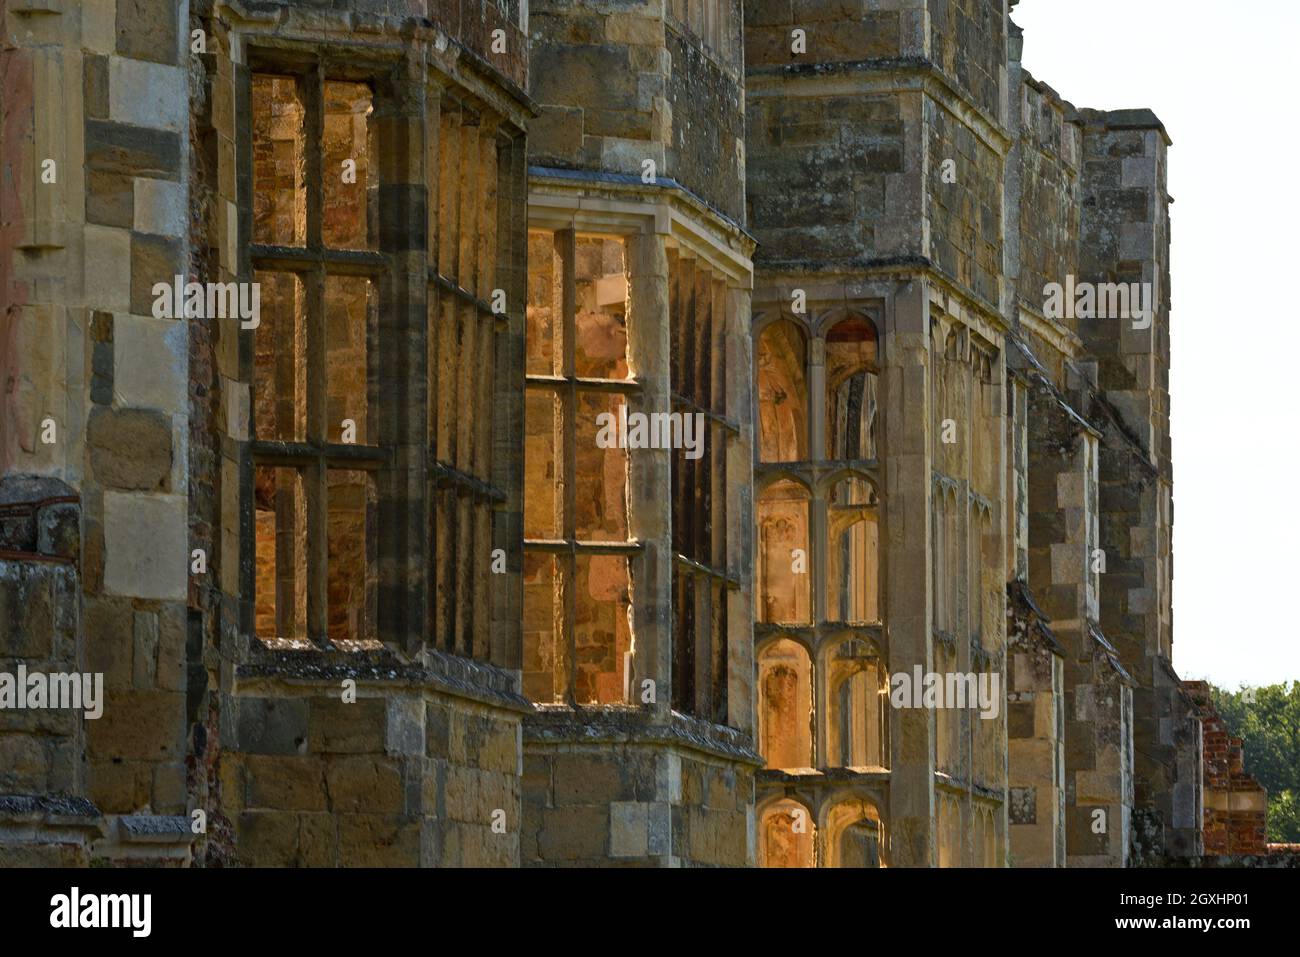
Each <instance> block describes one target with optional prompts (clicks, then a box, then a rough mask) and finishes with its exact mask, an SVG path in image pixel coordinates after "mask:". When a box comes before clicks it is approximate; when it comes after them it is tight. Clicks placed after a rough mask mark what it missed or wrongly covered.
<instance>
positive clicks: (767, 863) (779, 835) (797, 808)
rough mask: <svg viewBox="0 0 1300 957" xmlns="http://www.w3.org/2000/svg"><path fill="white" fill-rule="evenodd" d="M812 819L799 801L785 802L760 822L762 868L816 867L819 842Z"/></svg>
mask: <svg viewBox="0 0 1300 957" xmlns="http://www.w3.org/2000/svg"><path fill="white" fill-rule="evenodd" d="M815 830H816V829H815V827H814V825H813V819H812V815H811V814H809V813H808V809H807V808H806V807H804V806H803V805H802V804H800V803H799V802H798V801H794V800H791V799H790V798H782V799H780V800H778V801H774V802H772V803H771V804H769V805H767V807H765V808H764V809H763V810H762V813H761V816H760V818H759V835H758V866H759V867H814V866H816V864H815V859H814V855H813V847H814V841H815V839H816V833H815Z"/></svg>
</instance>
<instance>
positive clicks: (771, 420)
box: [754, 317, 809, 462]
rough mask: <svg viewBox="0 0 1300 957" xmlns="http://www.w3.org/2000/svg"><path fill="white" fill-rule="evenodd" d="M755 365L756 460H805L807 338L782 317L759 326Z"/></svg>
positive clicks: (792, 323)
mask: <svg viewBox="0 0 1300 957" xmlns="http://www.w3.org/2000/svg"><path fill="white" fill-rule="evenodd" d="M756 335H757V344H756V347H755V349H754V363H755V367H756V369H757V373H756V379H757V384H758V447H759V455H758V458H759V461H760V462H802V461H806V460H807V459H808V457H809V456H808V408H809V406H808V336H807V333H806V331H805V330H804V328H802V327H801V326H800V325H799V324H797V323H795V322H794V321H792V320H790V319H787V318H784V317H782V318H777V319H774V320H773V321H771V322H769V323H766V324H764V325H763V327H762V329H761V331H759V332H758V333H757V334H756Z"/></svg>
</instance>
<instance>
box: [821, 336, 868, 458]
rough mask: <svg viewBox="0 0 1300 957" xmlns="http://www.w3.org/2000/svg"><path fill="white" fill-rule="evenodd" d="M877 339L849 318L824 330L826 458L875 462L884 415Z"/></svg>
mask: <svg viewBox="0 0 1300 957" xmlns="http://www.w3.org/2000/svg"><path fill="white" fill-rule="evenodd" d="M879 341H880V340H879V335H878V333H877V332H876V326H875V323H873V322H872V321H871V320H870V319H868V318H867V317H866V316H864V315H861V314H859V313H849V314H848V315H846V316H844V317H843V318H841V319H838V321H836V322H834V324H833V325H829V327H828V328H826V331H825V354H826V358H825V369H826V457H827V458H828V459H832V460H843V459H875V458H876V457H877V439H878V436H879V418H880V414H881V402H880V399H881V395H880V366H879Z"/></svg>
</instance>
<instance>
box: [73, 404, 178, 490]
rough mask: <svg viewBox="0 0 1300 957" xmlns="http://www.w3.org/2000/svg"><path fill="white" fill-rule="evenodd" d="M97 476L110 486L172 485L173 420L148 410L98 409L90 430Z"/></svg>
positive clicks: (149, 487)
mask: <svg viewBox="0 0 1300 957" xmlns="http://www.w3.org/2000/svg"><path fill="white" fill-rule="evenodd" d="M86 440H87V444H88V445H89V447H90V465H91V468H92V469H94V473H95V477H96V478H97V479H98V480H99V481H100V482H102V483H103V484H104V485H106V486H108V487H109V488H117V489H134V490H139V491H144V492H162V491H167V490H168V489H169V488H170V479H171V469H172V420H171V417H170V416H167V415H163V414H162V413H160V412H154V411H150V410H148V409H109V408H96V409H94V410H92V411H91V413H90V424H89V427H88V429H87V433H86Z"/></svg>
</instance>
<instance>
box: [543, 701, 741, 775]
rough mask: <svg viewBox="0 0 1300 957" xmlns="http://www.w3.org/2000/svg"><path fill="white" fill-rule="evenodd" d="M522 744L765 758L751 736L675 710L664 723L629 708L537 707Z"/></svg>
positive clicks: (655, 717) (610, 706) (642, 710)
mask: <svg viewBox="0 0 1300 957" xmlns="http://www.w3.org/2000/svg"><path fill="white" fill-rule="evenodd" d="M524 744H525V745H526V746H527V745H530V744H532V745H544V746H561V745H566V744H582V745H592V744H650V745H667V746H674V745H675V746H680V747H684V748H689V749H690V750H693V751H699V752H702V753H704V754H708V755H711V756H713V757H719V758H725V759H727V760H731V761H739V762H741V763H743V764H749V765H752V766H754V767H756V768H757V767H761V766H762V765H763V758H762V756H761V755H759V754H758V752H757V751H755V750H754V742H753V740H752V739H751V738H750V737H749V735H747V734H745V733H743V732H741V731H737V730H736V729H735V728H730V727H727V726H725V725H719V724H713V723H712V722H709V721H702V720H700V719H699V718H692V717H690V716H689V715H685V714H682V713H680V712H678V711H673V712H670V713H669V715H668V718H667V720H666V721H665V720H664V719H663V718H661V717H658V716H656V715H655V714H654V712H652V711H649V710H644V709H641V708H634V707H631V706H629V705H600V706H583V705H574V706H570V705H554V704H539V705H537V706H536V708H535V710H534V711H533V713H532V714H530V715H528V716H527V717H525V718H524Z"/></svg>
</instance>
